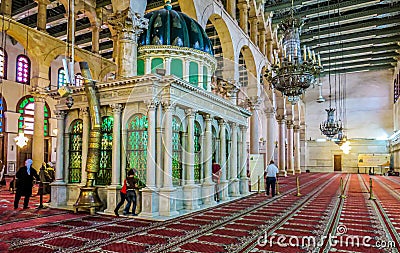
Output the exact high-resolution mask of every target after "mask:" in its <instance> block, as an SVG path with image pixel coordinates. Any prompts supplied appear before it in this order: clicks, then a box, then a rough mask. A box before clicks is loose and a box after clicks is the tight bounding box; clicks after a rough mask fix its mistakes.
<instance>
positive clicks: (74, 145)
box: [68, 119, 83, 183]
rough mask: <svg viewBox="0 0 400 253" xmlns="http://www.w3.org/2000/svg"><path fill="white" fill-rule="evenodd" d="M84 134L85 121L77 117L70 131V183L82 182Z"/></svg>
mask: <svg viewBox="0 0 400 253" xmlns="http://www.w3.org/2000/svg"><path fill="white" fill-rule="evenodd" d="M82 135H83V121H82V120H81V119H77V120H75V121H74V122H72V124H71V130H70V132H69V166H68V169H69V174H68V182H69V183H80V182H81V177H82Z"/></svg>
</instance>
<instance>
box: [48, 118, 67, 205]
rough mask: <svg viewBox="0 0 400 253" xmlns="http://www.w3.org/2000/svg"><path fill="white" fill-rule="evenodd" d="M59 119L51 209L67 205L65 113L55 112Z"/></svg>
mask: <svg viewBox="0 0 400 253" xmlns="http://www.w3.org/2000/svg"><path fill="white" fill-rule="evenodd" d="M54 114H55V116H56V118H57V146H56V153H57V161H56V172H55V173H56V178H55V181H54V182H53V183H51V192H52V194H51V204H50V206H51V207H59V206H66V205H67V185H66V182H65V171H64V169H65V167H64V152H65V150H64V131H65V123H64V121H65V115H66V112H64V111H55V112H54Z"/></svg>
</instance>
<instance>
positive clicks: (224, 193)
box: [218, 119, 229, 200]
mask: <svg viewBox="0 0 400 253" xmlns="http://www.w3.org/2000/svg"><path fill="white" fill-rule="evenodd" d="M218 125H219V140H220V149H219V152H220V155H219V158H220V159H219V162H220V165H221V171H222V173H221V179H220V183H219V184H220V190H221V193H220V194H221V200H229V195H228V180H227V179H228V178H227V170H228V169H229V167H228V166H227V165H228V161H227V160H226V125H225V121H224V120H223V119H220V120H218Z"/></svg>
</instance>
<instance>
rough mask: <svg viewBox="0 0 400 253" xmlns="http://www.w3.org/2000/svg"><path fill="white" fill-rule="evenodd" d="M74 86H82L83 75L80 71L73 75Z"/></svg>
mask: <svg viewBox="0 0 400 253" xmlns="http://www.w3.org/2000/svg"><path fill="white" fill-rule="evenodd" d="M75 86H83V76H82V74H81V73H78V74H76V75H75Z"/></svg>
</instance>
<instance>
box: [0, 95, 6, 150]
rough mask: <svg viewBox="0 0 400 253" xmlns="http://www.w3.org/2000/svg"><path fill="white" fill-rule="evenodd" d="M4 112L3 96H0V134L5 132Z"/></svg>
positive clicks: (4, 102)
mask: <svg viewBox="0 0 400 253" xmlns="http://www.w3.org/2000/svg"><path fill="white" fill-rule="evenodd" d="M5 111H6V101H4V98H3V96H2V95H1V94H0V133H3V132H4V131H5V124H4V122H5V120H4V112H5ZM0 147H1V146H0Z"/></svg>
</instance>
